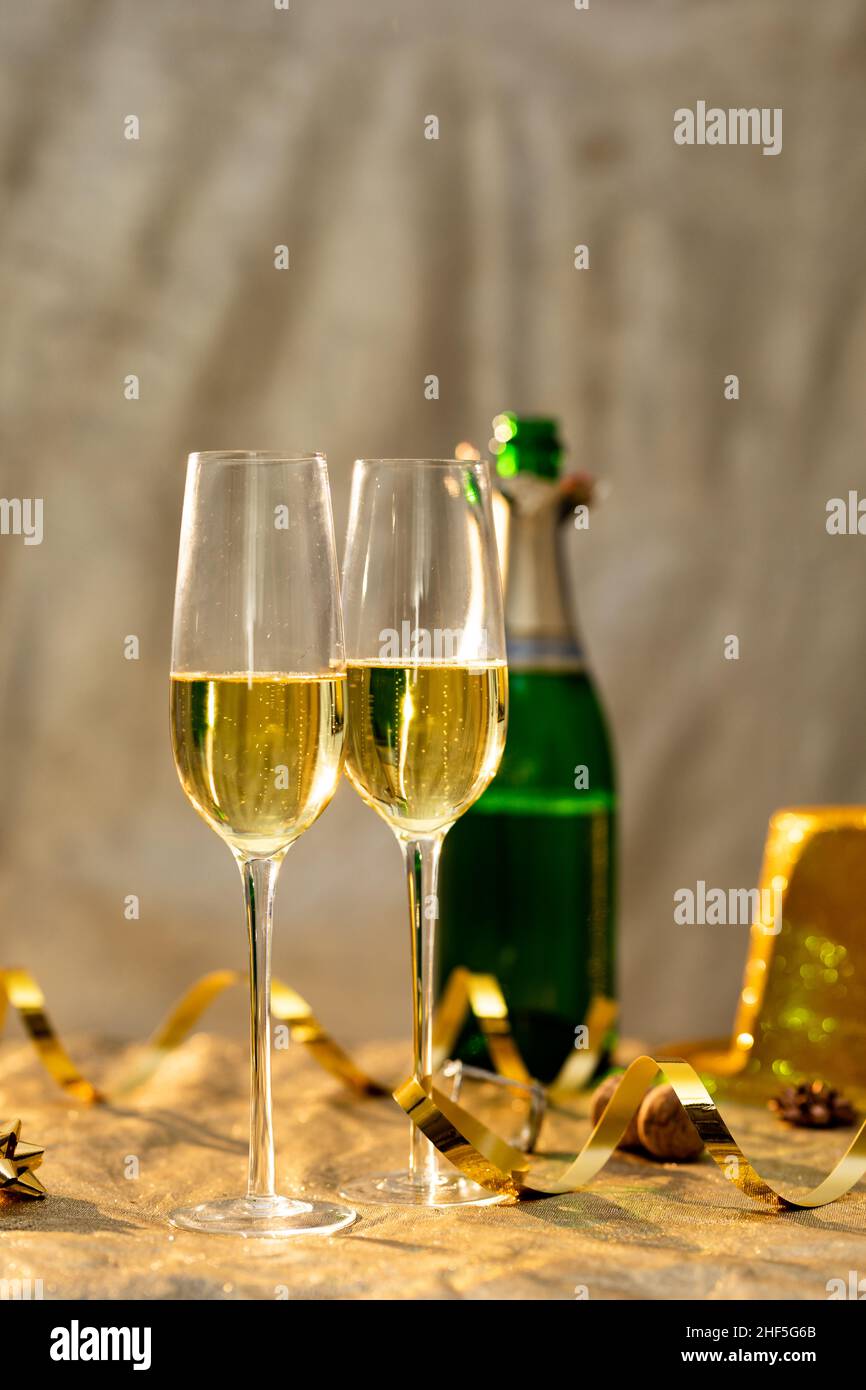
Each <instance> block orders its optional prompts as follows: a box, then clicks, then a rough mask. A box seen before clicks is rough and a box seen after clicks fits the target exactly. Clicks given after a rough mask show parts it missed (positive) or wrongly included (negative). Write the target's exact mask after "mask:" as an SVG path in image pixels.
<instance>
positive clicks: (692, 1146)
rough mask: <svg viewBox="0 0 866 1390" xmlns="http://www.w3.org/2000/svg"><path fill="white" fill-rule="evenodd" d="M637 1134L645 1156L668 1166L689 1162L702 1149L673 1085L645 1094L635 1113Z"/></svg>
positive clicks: (699, 1139)
mask: <svg viewBox="0 0 866 1390" xmlns="http://www.w3.org/2000/svg"><path fill="white" fill-rule="evenodd" d="M637 1132H638V1137H639V1139H640V1142H641V1144H642V1145H643V1147H644V1148H645V1149H646V1151H647V1153H648V1154H652V1156H653V1158H658V1159H662V1160H663V1161H665V1162H669V1163H670V1162H673V1163H691V1161H692V1160H693V1159H695V1158H697V1156H698V1154H699V1153H700V1152H701V1150H702V1149H703V1147H704V1145H703V1140H702V1139H701V1137H700V1135H699V1134H698V1131H697V1130H696V1129H695V1127H694V1125H693V1124H692V1122H691V1120H690V1119H689V1117H688V1115H687V1114H686V1112H685V1110H684V1109H683V1107H682V1105H681V1104H680V1101H679V1098H678V1096H677V1093H676V1091H675V1090H674V1088H673V1086H667V1085H665V1086H655V1087H653V1089H652V1090H651V1091H648V1092H647V1094H646V1095H645V1096H644V1098H643V1100H642V1101H641V1106H640V1109H639V1110H638V1114H637Z"/></svg>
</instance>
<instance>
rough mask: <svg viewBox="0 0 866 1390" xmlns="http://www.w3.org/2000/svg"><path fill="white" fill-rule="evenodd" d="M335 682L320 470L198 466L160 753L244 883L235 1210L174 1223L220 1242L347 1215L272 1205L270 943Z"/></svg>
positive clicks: (305, 1230)
mask: <svg viewBox="0 0 866 1390" xmlns="http://www.w3.org/2000/svg"><path fill="white" fill-rule="evenodd" d="M345 711H346V674H345V663H344V659H343V636H342V621H341V614H340V598H339V583H338V575H337V566H336V557H335V550H334V534H333V522H332V518H331V502H330V493H329V489H328V471H327V465H326V462H325V459H324V457H323V456H322V455H321V454H316V455H314V456H311V457H301V458H291V457H286V456H283V455H280V454H267V453H199V454H192V455H191V456H190V460H189V466H188V471H187V480H186V494H185V498H184V508H183V522H182V525H181V535H180V553H179V558H178V573H177V593H176V598H175V608H174V638H173V644H172V668H171V738H172V747H173V749H174V759H175V764H176V766H177V771H178V776H179V777H180V782H181V786H182V787H183V790H184V792H185V793H186V795H187V797H188V798H189V800H190V801H191V802H192V805H193V806H194V807H195V809H196V810H197V811H198V813H199V815H200V816H201V817H202V818H203V819H204V820H205V821H207V823H208V825H209V826H210V827H211V828H212V829H213V830H215V831H216V832H217V834H218V835H219V836H221V838H222V839H223V840H225V842H226V844H227V845H228V847H229V849H230V850H231V852H232V854H233V855H234V857H235V860H236V862H237V865H238V868H239V869H240V873H241V879H242V881H243V885H244V895H245V900H246V917H247V929H248V937H249V959H250V1039H251V1041H250V1048H251V1091H250V1154H249V1179H248V1184H247V1193H246V1196H245V1197H237V1198H226V1199H219V1200H216V1201H205V1202H201V1203H200V1204H199V1205H197V1206H193V1207H187V1208H185V1209H183V1210H181V1211H176V1212H174V1214H173V1215H172V1217H171V1222H172V1225H174V1226H179V1227H183V1228H184V1229H188V1230H195V1231H207V1232H218V1233H221V1234H226V1235H241V1236H267V1237H271V1238H274V1237H283V1236H292V1235H310V1234H323V1235H329V1234H331V1233H333V1232H334V1231H339V1230H340V1229H342V1227H344V1226H348V1225H349V1224H350V1222H352V1221H353V1220H354V1219H355V1212H354V1211H352V1210H351V1209H350V1208H348V1207H342V1206H335V1205H333V1204H332V1203H321V1202H309V1201H306V1200H301V1199H299V1198H292V1197H284V1196H279V1195H278V1194H277V1192H276V1188H275V1182H274V1139H273V1122H272V1106H271V1051H270V1049H271V1023H270V994H271V961H270V956H271V929H272V922H273V903H274V890H275V888H276V882H277V876H278V874H279V871H280V866H281V865H282V862H283V860H284V858H285V856H286V853H287V851H288V849H289V847H290V845H292V844H293V843H294V841H295V840H297V838H298V836H299V835H302V834H303V833H304V831H305V830H308V829H309V827H310V826H311V825H312V824H313V821H315V820H316V819H317V818H318V816H320V815H321V813H322V811H323V810H324V809H325V807H326V806H327V804H328V802H329V801H330V800H331V797H332V796H333V794H334V791H335V788H336V786H337V781H338V779H339V776H340V771H341V768H342V761H343V741H344V732H345V717H346V714H345Z"/></svg>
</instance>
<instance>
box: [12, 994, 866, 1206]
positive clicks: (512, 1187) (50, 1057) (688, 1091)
mask: <svg viewBox="0 0 866 1390" xmlns="http://www.w3.org/2000/svg"><path fill="white" fill-rule="evenodd" d="M242 980H243V976H241V975H239V974H238V973H237V972H235V971H233V970H219V971H214V972H212V973H211V974H209V975H205V976H203V977H202V978H201V979H200V980H198V981H196V983H195V984H194V985H193V986H192V987H191V988H190V989H189V990H188V991H187V992H186V994H184V995H183V997H182V998H181V999H180V1001H179V1002H178V1004H177V1005H176V1006H175V1008H174V1009H173V1010H172V1012H171V1013H170V1014H169V1016H168V1017H167V1019H166V1020H165V1021H164V1023H163V1024H162V1025H161V1027H160V1028H159V1029H158V1030H157V1032H156V1033H155V1034H154V1035H153V1037H152V1038H151V1039H150V1041H149V1042H148V1043H147V1044H146V1045H145V1047H144V1050H143V1052H142V1054H141V1055H140V1057H139V1058H138V1059H137V1060H136V1061H135V1063H134V1064H133V1065H132V1066H131V1067H130V1068H128V1069H126V1071H125V1072H124V1073H123V1075H122V1076H121V1077H120V1078H119V1079H118V1080H117V1081H116V1082H115V1084H114V1085H113V1086H112V1087H111V1088H110V1089H108V1090H106V1091H103V1090H101V1089H100V1088H98V1087H96V1086H95V1085H93V1083H92V1082H90V1081H88V1080H87V1078H86V1077H85V1076H83V1074H82V1073H81V1072H80V1071H79V1069H78V1067H77V1066H76V1065H75V1063H74V1062H73V1060H72V1058H71V1057H70V1055H69V1053H68V1052H67V1051H66V1048H65V1047H64V1046H63V1043H62V1042H61V1040H60V1038H59V1036H58V1034H57V1032H56V1030H55V1029H54V1027H53V1025H52V1024H51V1021H50V1019H49V1018H48V1014H47V1012H46V1007H45V996H44V994H43V993H42V990H41V989H40V987H39V985H38V984H37V982H36V980H35V979H34V978H33V976H32V975H30V974H29V972H28V971H26V970H22V969H11V970H9V969H7V970H0V1030H2V1024H3V1019H4V1014H5V1006H6V1002H7V1001H8V1002H9V1004H11V1005H12V1007H13V1008H14V1009H15V1010H16V1011H17V1012H18V1014H19V1015H20V1017H21V1020H22V1023H23V1024H24V1027H25V1029H26V1031H27V1033H28V1034H29V1036H30V1038H31V1040H32V1042H33V1044H34V1046H35V1048H36V1050H37V1053H38V1055H39V1057H40V1060H41V1061H42V1064H43V1066H44V1067H45V1068H46V1070H47V1071H48V1072H49V1074H50V1075H51V1076H52V1077H53V1078H54V1080H55V1081H56V1082H57V1083H58V1084H59V1085H60V1086H61V1087H62V1088H63V1089H64V1090H65V1091H66V1093H67V1094H68V1095H69V1096H71V1097H72V1098H73V1099H75V1100H79V1101H83V1102H85V1103H88V1104H98V1103H100V1102H106V1101H109V1100H111V1099H113V1098H115V1097H120V1096H125V1095H128V1094H129V1093H130V1092H131V1091H134V1090H137V1089H138V1088H139V1087H140V1086H142V1085H143V1084H144V1082H145V1081H147V1080H149V1079H150V1078H151V1077H152V1076H153V1075H154V1073H155V1072H156V1071H157V1070H158V1068H159V1066H160V1065H161V1063H162V1061H163V1060H164V1058H165V1057H167V1056H168V1055H169V1053H171V1052H172V1051H174V1050H175V1048H177V1047H178V1046H179V1045H180V1043H182V1042H183V1041H184V1039H185V1038H186V1037H188V1036H189V1034H190V1032H191V1031H192V1029H193V1028H194V1027H195V1025H196V1024H197V1023H198V1021H199V1019H200V1018H201V1016H202V1014H203V1013H204V1012H205V1010H206V1009H207V1008H208V1007H209V1005H210V1004H211V1003H212V1002H213V1001H214V1000H215V999H217V998H218V997H219V996H220V995H221V994H222V993H223V992H224V991H225V990H226V989H228V988H230V987H231V986H233V985H236V984H239V983H241V982H242ZM614 1009H615V1006H614V1005H613V1004H612V1002H611V1001H610V1000H605V999H598V1000H595V1001H594V1003H593V1005H592V1007H591V1009H590V1015H589V1019H588V1035H589V1036H588V1044H589V1045H588V1047H587V1048H586V1049H582V1050H581V1052H580V1053H579V1054H578V1053H575V1055H574V1056H573V1057H569V1059H568V1060H567V1061H566V1063H565V1065H564V1066H563V1068H562V1070H561V1072H560V1073H559V1076H558V1077H557V1078H556V1080H555V1081H554V1082H553V1084H552V1085H551V1087H550V1088H549V1094H550V1095H551V1096H553V1097H559V1096H562V1095H564V1094H566V1093H567V1092H569V1091H574V1090H575V1089H577V1088H578V1087H579V1086H580V1085H581V1084H583V1083H585V1081H587V1080H588V1079H589V1078H590V1076H591V1075H592V1073H593V1071H594V1069H595V1066H596V1064H597V1061H598V1057H599V1050H600V1048H601V1046H602V1044H603V1040H604V1034H605V1032H606V1031H607V1030H608V1029H609V1027H610V1026H611V1023H612V1021H613V1016H614ZM468 1011H471V1012H472V1013H473V1014H474V1016H475V1018H476V1020H477V1021H478V1024H479V1026H480V1028H481V1029H482V1032H483V1034H484V1037H485V1040H486V1042H487V1045H488V1048H489V1050H490V1053H491V1057H492V1059H493V1062H494V1065H495V1066H496V1068H497V1070H498V1071H499V1072H500V1073H501V1074H502V1075H503V1076H506V1077H508V1078H509V1079H511V1080H514V1081H521V1082H526V1081H529V1080H530V1079H531V1078H530V1076H529V1073H528V1071H527V1069H526V1065H525V1063H524V1061H523V1058H522V1057H521V1055H520V1052H519V1050H518V1048H517V1045H516V1043H515V1042H514V1039H513V1037H512V1035H511V1030H510V1024H509V1018H508V1009H507V1006H506V1003H505V999H504V997H503V995H502V991H501V989H500V987H499V984H498V982H497V981H496V979H495V978H494V977H493V976H492V975H475V974H472V973H471V972H469V971H467V970H458V971H455V972H454V974H453V975H452V976H451V977H450V979H449V981H448V985H447V987H446V990H445V992H444V994H443V998H442V1002H441V1005H440V1008H439V1009H438V1011H437V1015H436V1019H435V1023H434V1055H435V1057H436V1060H437V1065H439V1064H440V1063H441V1061H443V1060H444V1059H445V1057H446V1056H447V1055H448V1052H449V1051H450V1049H451V1047H452V1045H453V1043H454V1042H455V1040H456V1038H457V1036H458V1034H459V1031H460V1028H461V1027H462V1025H463V1021H464V1019H465V1017H466V1014H467V1012H468ZM272 1012H273V1016H274V1018H275V1019H276V1020H277V1021H278V1022H281V1023H284V1024H285V1025H286V1026H287V1028H288V1030H289V1036H290V1037H291V1039H292V1040H293V1041H295V1042H298V1043H302V1044H303V1045H304V1046H305V1047H307V1048H308V1049H309V1051H310V1052H311V1054H312V1055H313V1056H314V1057H315V1058H316V1060H317V1062H318V1063H319V1064H320V1065H321V1066H322V1067H324V1068H325V1070H327V1071H329V1072H330V1073H331V1074H332V1075H333V1076H335V1077H337V1078H338V1079H339V1080H340V1081H341V1082H343V1083H344V1084H345V1085H347V1086H349V1087H350V1088H351V1089H352V1090H353V1091H354V1092H355V1093H356V1094H358V1095H364V1096H383V1095H386V1094H388V1088H387V1087H385V1086H384V1085H382V1083H381V1082H379V1081H376V1080H375V1079H374V1078H373V1077H371V1076H368V1075H367V1074H366V1073H365V1072H364V1071H362V1070H361V1068H359V1067H358V1066H357V1065H356V1064H355V1063H354V1062H353V1061H352V1059H351V1057H350V1056H349V1055H348V1053H347V1052H345V1051H344V1050H343V1048H341V1047H340V1046H339V1044H338V1043H337V1042H335V1041H334V1039H333V1038H332V1037H331V1036H330V1034H329V1033H328V1032H327V1031H326V1030H325V1028H324V1027H323V1026H322V1024H321V1023H320V1022H319V1020H318V1019H317V1018H316V1016H315V1014H314V1013H313V1011H312V1008H311V1007H310V1005H309V1004H308V1003H307V1001H306V1000H305V999H304V998H303V997H302V996H301V995H300V994H298V993H297V991H295V990H293V989H292V988H291V987H290V986H288V985H285V984H283V983H282V982H280V981H278V980H275V981H274V982H273V984H272ZM659 1077H662V1078H664V1079H665V1080H666V1081H668V1082H669V1083H670V1085H671V1086H672V1087H673V1088H674V1091H675V1092H676V1094H677V1096H678V1097H679V1100H680V1102H681V1103H682V1105H683V1106H684V1108H685V1110H686V1112H687V1113H688V1115H689V1117H690V1119H691V1120H692V1123H693V1124H694V1126H695V1128H696V1129H697V1131H698V1133H699V1135H700V1137H701V1138H702V1139H703V1141H704V1144H705V1145H706V1147H707V1149H708V1150H709V1152H710V1154H711V1156H712V1158H713V1159H714V1160H715V1162H716V1163H717V1164H718V1166H719V1168H720V1169H721V1170H722V1172H723V1174H724V1176H725V1177H726V1178H728V1179H729V1180H730V1181H731V1182H733V1183H735V1184H736V1186H737V1187H739V1188H740V1190H741V1191H742V1192H743V1193H745V1195H746V1196H747V1197H750V1198H752V1199H753V1200H755V1201H757V1202H760V1203H763V1204H764V1205H767V1206H770V1207H773V1208H776V1209H778V1208H779V1207H795V1208H801V1209H805V1208H809V1207H819V1206H824V1205H826V1204H827V1203H828V1202H832V1201H835V1200H836V1199H837V1198H839V1197H842V1196H844V1195H845V1194H846V1193H847V1192H849V1191H850V1190H851V1188H852V1187H854V1185H855V1184H856V1183H857V1182H858V1181H859V1180H860V1178H862V1177H863V1175H864V1173H866V1122H864V1124H863V1125H861V1127H860V1129H859V1130H858V1132H857V1134H856V1135H855V1137H854V1139H853V1140H852V1142H851V1144H850V1145H849V1146H848V1149H847V1150H846V1152H845V1153H844V1154H843V1155H842V1157H841V1158H840V1159H839V1161H838V1162H837V1163H836V1164H835V1166H834V1167H833V1169H832V1171H831V1172H830V1173H829V1174H828V1176H827V1177H826V1178H825V1179H824V1180H823V1182H821V1183H819V1184H818V1186H817V1187H815V1188H813V1189H812V1190H811V1191H809V1192H806V1193H803V1194H800V1195H796V1196H795V1195H792V1194H791V1193H788V1192H783V1191H780V1190H779V1189H778V1188H777V1187H775V1186H774V1185H773V1184H772V1183H769V1182H767V1181H766V1179H764V1178H762V1177H761V1175H760V1174H759V1173H758V1172H757V1170H756V1169H755V1168H754V1166H753V1165H752V1163H751V1162H750V1160H749V1159H748V1158H747V1156H746V1155H745V1153H744V1152H743V1150H742V1149H741V1148H740V1146H739V1144H738V1143H737V1142H736V1140H735V1139H734V1138H733V1136H732V1134H731V1131H730V1130H729V1128H728V1126H727V1123H726V1122H725V1120H724V1119H723V1118H722V1115H721V1113H720V1111H719V1109H718V1107H717V1106H716V1104H715V1102H714V1101H713V1099H712V1097H711V1096H710V1094H709V1092H708V1091H707V1089H706V1087H705V1086H704V1084H703V1082H702V1081H701V1079H700V1077H699V1076H698V1074H697V1072H696V1071H695V1069H694V1067H692V1066H691V1065H690V1064H689V1063H688V1062H685V1061H682V1060H678V1059H674V1060H668V1059H661V1060H657V1059H655V1058H653V1057H646V1056H645V1057H638V1058H637V1059H636V1060H635V1061H634V1062H632V1064H631V1066H630V1067H629V1068H628V1070H627V1071H626V1072H625V1073H624V1075H623V1076H622V1079H621V1080H620V1083H619V1085H618V1086H617V1088H616V1090H615V1092H614V1094H613V1095H612V1096H611V1098H610V1100H609V1102H608V1104H607V1106H606V1107H605V1110H604V1112H603V1113H602V1115H601V1117H600V1118H599V1121H598V1123H597V1124H596V1126H595V1128H594V1129H593V1131H592V1133H591V1134H590V1136H589V1138H588V1139H587V1141H586V1143H585V1144H584V1145H583V1147H582V1148H581V1149H580V1151H579V1152H578V1153H577V1154H576V1155H575V1156H574V1157H573V1158H571V1159H570V1160H569V1161H568V1162H567V1163H566V1164H565V1166H564V1167H561V1168H560V1169H559V1170H558V1171H554V1172H551V1170H550V1169H551V1165H550V1163H549V1162H546V1161H545V1160H544V1159H543V1158H541V1159H540V1158H538V1157H536V1156H533V1155H531V1154H528V1153H525V1152H524V1151H523V1150H521V1149H517V1148H515V1147H514V1146H513V1145H512V1144H509V1143H508V1142H507V1141H506V1140H504V1139H502V1138H501V1137H500V1136H499V1135H497V1134H496V1133H495V1132H494V1131H493V1130H492V1129H490V1128H489V1127H488V1126H487V1125H486V1124H484V1123H483V1121H481V1120H480V1119H479V1118H478V1117H477V1116H474V1115H472V1114H471V1113H470V1112H469V1111H468V1110H466V1109H465V1108H463V1107H462V1106H460V1105H458V1104H457V1103H456V1102H455V1101H453V1100H450V1099H449V1098H448V1097H447V1096H445V1095H444V1094H443V1093H442V1092H441V1091H439V1090H438V1089H437V1088H436V1087H435V1086H434V1085H433V1081H432V1078H431V1077H425V1078H423V1079H421V1080H419V1079H418V1078H415V1077H410V1078H409V1079H408V1080H406V1081H404V1082H403V1084H402V1085H401V1086H399V1087H398V1088H397V1090H396V1091H395V1092H394V1093H393V1094H394V1098H395V1100H396V1101H397V1102H398V1104H399V1105H400V1106H401V1107H402V1109H403V1110H404V1111H405V1112H406V1114H407V1115H408V1116H409V1118H410V1119H411V1120H412V1122H413V1124H415V1125H417V1126H418V1128H420V1129H421V1130H422V1132H423V1133H424V1134H425V1135H426V1136H427V1138H428V1139H429V1140H430V1141H431V1143H433V1144H434V1145H435V1147H436V1148H437V1149H438V1150H439V1152H440V1153H441V1154H443V1156H444V1157H445V1158H447V1159H448V1160H449V1161H450V1162H451V1163H453V1164H455V1165H456V1167H458V1168H460V1169H461V1171H462V1172H464V1173H465V1174H466V1175H467V1177H469V1178H471V1179H472V1180H473V1181H474V1182H477V1183H479V1184H480V1185H481V1186H483V1187H485V1188H487V1189H488V1190H489V1191H490V1192H492V1193H495V1194H497V1195H500V1196H502V1197H507V1198H511V1199H513V1200H517V1199H522V1198H529V1197H541V1196H551V1195H555V1194H557V1193H566V1192H573V1191H575V1190H577V1189H578V1188H580V1187H584V1186H586V1184H587V1183H589V1182H591V1181H592V1179H593V1178H594V1177H596V1175H597V1174H598V1173H599V1172H600V1170H601V1169H602V1168H603V1167H604V1165H605V1164H606V1163H607V1161H608V1159H609V1158H610V1157H611V1155H612V1153H613V1152H614V1150H615V1149H616V1147H617V1144H618V1143H619V1140H620V1139H621V1137H622V1135H623V1134H624V1132H625V1130H626V1128H627V1126H628V1123H629V1121H630V1119H631V1117H632V1116H633V1115H634V1114H635V1113H636V1111H637V1109H638V1107H639V1105H640V1103H641V1101H642V1099H643V1097H644V1095H645V1094H646V1092H647V1090H648V1089H649V1088H650V1086H652V1085H653V1084H654V1083H655V1082H656V1081H657V1080H658V1079H659Z"/></svg>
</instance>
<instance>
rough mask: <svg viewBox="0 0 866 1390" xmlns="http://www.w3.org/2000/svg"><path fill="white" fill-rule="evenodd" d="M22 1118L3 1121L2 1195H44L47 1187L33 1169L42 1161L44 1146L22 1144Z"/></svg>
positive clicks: (0, 1144) (0, 1139)
mask: <svg viewBox="0 0 866 1390" xmlns="http://www.w3.org/2000/svg"><path fill="white" fill-rule="evenodd" d="M20 1134H21V1121H20V1120H6V1121H2V1120H0V1195H2V1196H4V1197H5V1196H7V1195H9V1196H13V1197H44V1196H45V1195H46V1192H45V1188H44V1187H43V1186H42V1183H41V1182H40V1181H39V1179H38V1178H37V1177H36V1175H35V1173H34V1172H33V1169H34V1168H38V1167H39V1165H40V1163H41V1162H42V1158H43V1155H44V1153H45V1150H44V1149H39V1148H37V1147H36V1145H35V1144H22V1143H21V1140H20V1137H19V1136H20Z"/></svg>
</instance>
